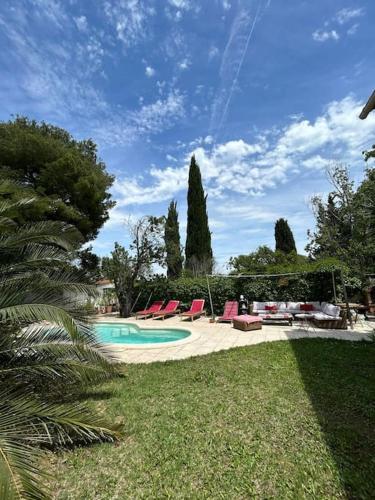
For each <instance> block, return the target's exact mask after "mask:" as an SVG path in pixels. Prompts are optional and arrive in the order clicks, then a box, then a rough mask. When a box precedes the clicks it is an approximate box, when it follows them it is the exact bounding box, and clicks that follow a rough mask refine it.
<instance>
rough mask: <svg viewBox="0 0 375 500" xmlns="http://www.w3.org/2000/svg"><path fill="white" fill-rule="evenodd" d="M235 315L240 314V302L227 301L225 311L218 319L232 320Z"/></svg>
mask: <svg viewBox="0 0 375 500" xmlns="http://www.w3.org/2000/svg"><path fill="white" fill-rule="evenodd" d="M234 316H238V302H237V301H236V300H233V301H230V300H228V301H227V302H225V305H224V312H223V315H222V316H219V317H218V318H217V320H216V321H232V320H233V318H234Z"/></svg>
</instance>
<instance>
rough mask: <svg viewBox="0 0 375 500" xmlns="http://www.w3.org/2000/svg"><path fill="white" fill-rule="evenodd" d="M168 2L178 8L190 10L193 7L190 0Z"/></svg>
mask: <svg viewBox="0 0 375 500" xmlns="http://www.w3.org/2000/svg"><path fill="white" fill-rule="evenodd" d="M168 3H169V4H170V5H171V6H172V7H175V8H176V9H181V10H190V9H191V8H192V2H191V1H189V0H168Z"/></svg>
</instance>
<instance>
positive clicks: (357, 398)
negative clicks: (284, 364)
mask: <svg viewBox="0 0 375 500" xmlns="http://www.w3.org/2000/svg"><path fill="white" fill-rule="evenodd" d="M291 346H292V348H293V351H294V354H295V357H296V360H297V362H298V366H299V371H300V374H301V377H302V380H303V383H304V386H305V389H306V392H307V394H308V396H309V398H310V401H311V403H312V405H313V408H314V411H315V413H316V416H317V418H318V421H319V423H320V426H321V429H322V432H323V434H324V437H325V441H326V443H327V446H328V447H329V450H330V453H331V456H332V457H333V459H334V461H335V463H336V467H337V470H338V471H339V474H340V477H341V482H342V486H343V488H344V489H345V492H346V495H347V497H348V498H363V499H364V498H374V495H375V343H370V342H348V341H340V340H326V339H320V340H317V339H314V340H310V339H304V340H291Z"/></svg>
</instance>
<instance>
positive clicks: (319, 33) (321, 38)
mask: <svg viewBox="0 0 375 500" xmlns="http://www.w3.org/2000/svg"><path fill="white" fill-rule="evenodd" d="M312 37H313V40H315V41H316V42H326V41H327V40H338V39H339V38H340V36H339V34H338V33H337V31H336V30H329V31H325V30H320V29H319V30H316V31H314V33H313V34H312Z"/></svg>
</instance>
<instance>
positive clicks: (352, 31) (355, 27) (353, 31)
mask: <svg viewBox="0 0 375 500" xmlns="http://www.w3.org/2000/svg"><path fill="white" fill-rule="evenodd" d="M358 28H359V23H355V24H353V26H351V27H350V28H349V29H348V30H347V32H346V33H347V34H348V35H349V36H351V35H355V34H356V33H357V31H358Z"/></svg>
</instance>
